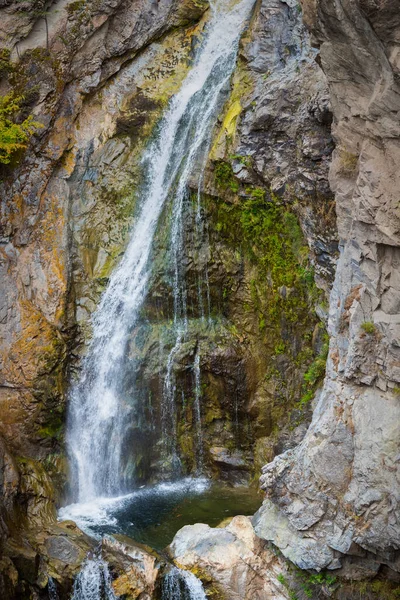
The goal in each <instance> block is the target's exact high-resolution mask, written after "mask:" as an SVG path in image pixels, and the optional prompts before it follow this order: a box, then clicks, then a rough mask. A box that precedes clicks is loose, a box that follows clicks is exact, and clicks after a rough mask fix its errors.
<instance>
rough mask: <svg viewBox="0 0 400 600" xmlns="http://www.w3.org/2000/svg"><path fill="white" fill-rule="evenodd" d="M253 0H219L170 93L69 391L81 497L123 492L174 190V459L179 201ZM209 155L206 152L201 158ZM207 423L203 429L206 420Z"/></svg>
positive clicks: (166, 426)
mask: <svg viewBox="0 0 400 600" xmlns="http://www.w3.org/2000/svg"><path fill="white" fill-rule="evenodd" d="M252 4H253V0H242V1H241V2H239V3H238V4H236V5H235V6H232V3H231V2H228V0H219V1H218V2H217V3H216V4H215V6H212V16H211V19H210V22H209V24H208V26H207V28H206V32H205V35H204V39H203V41H202V44H201V45H200V47H199V49H198V51H197V56H196V59H195V61H194V64H193V67H192V69H191V71H190V72H189V74H188V75H187V77H186V79H185V80H184V82H183V84H182V87H181V89H180V91H179V92H178V93H177V94H176V95H175V96H174V97H173V98H172V100H171V102H170V105H169V107H168V109H167V111H166V114H165V116H164V117H163V119H162V121H161V123H160V126H159V128H158V132H157V135H156V137H155V139H154V141H153V142H152V143H151V144H150V145H149V148H148V150H147V152H146V154H145V156H144V159H143V171H144V172H145V173H146V183H145V184H144V186H143V190H142V193H141V199H140V201H139V210H138V215H137V219H136V224H135V226H134V227H133V230H132V234H131V240H130V243H129V244H128V247H127V250H126V252H125V254H124V256H123V258H122V260H121V262H120V264H119V266H118V268H117V269H116V270H115V272H114V273H113V275H112V276H111V278H110V281H109V284H108V287H107V289H106V290H105V292H104V294H103V296H102V298H101V301H100V304H99V307H98V309H97V311H96V312H95V314H94V316H93V319H92V325H93V336H92V341H91V343H90V346H89V348H88V352H87V355H86V357H85V358H84V360H83V366H82V375H81V378H80V381H79V382H77V383H76V384H75V385H74V386H73V388H72V391H71V395H70V412H69V420H68V429H67V443H68V448H69V454H70V457H71V463H72V465H71V466H72V468H71V475H72V481H71V484H72V485H71V487H72V491H73V493H74V495H75V498H76V500H78V501H79V502H86V503H87V502H90V501H91V500H93V499H96V498H99V497H104V496H113V495H119V494H120V493H121V491H123V490H124V487H125V482H124V477H123V465H122V462H123V461H122V449H123V444H124V434H125V431H126V429H127V426H128V423H129V417H130V416H132V410H133V407H132V399H131V398H129V397H127V394H124V391H123V384H122V382H123V375H124V359H125V358H126V356H125V355H126V348H127V343H128V339H129V335H130V332H131V331H132V329H133V327H134V326H135V324H136V323H137V320H138V317H139V311H140V308H141V306H142V304H143V300H144V298H145V294H146V291H147V284H148V280H149V275H150V272H151V251H152V244H153V239H154V235H155V231H156V228H157V223H158V220H159V217H160V215H161V212H162V210H163V207H164V205H165V203H166V200H167V199H169V198H170V199H172V202H173V204H172V219H173V220H172V231H171V249H172V257H173V270H174V276H173V296H174V328H175V336H176V337H175V344H174V346H173V348H172V350H171V352H170V356H169V359H168V364H167V376H166V378H165V382H164V394H163V396H164V399H163V404H164V406H163V411H162V412H163V432H162V433H163V437H164V438H165V440H166V447H167V448H168V452H169V454H170V456H171V457H172V459H173V461H172V462H175V465H179V459H178V455H177V450H176V419H175V415H176V409H175V382H174V378H173V361H174V357H175V354H176V352H177V351H178V349H179V345H180V343H181V341H182V340H183V338H184V336H185V332H186V331H187V315H186V293H185V288H184V285H183V282H182V273H181V271H180V269H181V267H180V257H181V256H182V252H183V248H182V243H183V242H182V240H183V236H182V227H183V219H182V211H183V205H184V199H185V194H186V193H187V184H188V180H189V176H190V175H191V173H192V171H193V166H194V163H195V162H196V161H198V160H199V158H200V154H201V152H202V151H203V152H204V147H205V146H207V140H208V139H209V137H210V134H211V130H212V126H213V124H214V122H215V118H216V113H217V110H218V107H219V104H220V101H221V90H223V88H224V87H226V85H227V83H228V81H229V78H230V75H231V73H232V69H233V66H234V63H235V57H236V52H237V47H238V42H239V38H240V33H241V31H242V29H243V26H244V23H245V21H246V19H247V17H248V15H249V12H250V9H251V6H252ZM202 162H204V161H202ZM199 431H200V429H199Z"/></svg>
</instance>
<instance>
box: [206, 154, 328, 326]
mask: <svg viewBox="0 0 400 600" xmlns="http://www.w3.org/2000/svg"><path fill="white" fill-rule="evenodd" d="M216 182H217V185H218V186H219V187H221V188H224V189H228V188H229V189H231V190H232V191H238V189H239V183H238V182H237V180H236V179H234V175H233V171H232V168H231V166H230V165H229V164H227V163H224V162H220V163H217V167H216ZM246 194H247V197H246V198H244V199H243V200H241V201H240V202H237V203H227V202H224V201H221V202H218V204H217V206H215V207H214V211H215V212H216V225H215V228H216V230H217V231H218V232H221V233H222V234H223V235H224V237H226V238H227V239H228V240H230V241H231V243H232V244H235V243H238V241H239V243H240V245H241V248H242V251H243V252H244V253H245V255H246V256H247V257H248V259H250V261H251V262H252V263H253V264H254V265H256V266H257V281H255V282H254V285H252V290H251V293H252V299H253V303H255V304H257V305H258V308H259V310H260V311H261V314H260V316H259V323H260V330H261V331H264V329H265V328H266V327H267V325H269V326H271V325H275V326H280V325H281V320H282V319H284V321H285V323H286V324H291V325H295V324H296V325H297V326H298V324H299V321H300V322H305V321H306V320H308V319H309V314H310V311H312V302H311V300H313V299H314V298H315V297H316V295H317V290H316V288H315V284H314V277H313V272H312V269H311V268H310V267H309V265H308V263H307V262H306V261H307V255H308V249H307V247H306V246H305V244H304V240H303V236H302V232H301V228H300V226H299V224H298V221H297V218H296V216H295V215H294V214H292V213H290V211H288V209H287V208H286V207H284V206H282V205H281V204H280V203H279V202H278V201H276V200H275V198H273V197H271V195H268V197H267V191H266V190H264V189H262V188H258V187H252V188H247V189H246ZM266 297H267V298H268V302H265V300H264V298H266Z"/></svg>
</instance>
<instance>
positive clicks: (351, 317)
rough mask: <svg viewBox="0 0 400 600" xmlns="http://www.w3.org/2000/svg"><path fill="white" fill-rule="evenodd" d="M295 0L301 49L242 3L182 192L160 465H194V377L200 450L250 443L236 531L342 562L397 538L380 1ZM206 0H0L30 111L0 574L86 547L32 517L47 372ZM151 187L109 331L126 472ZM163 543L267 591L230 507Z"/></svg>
mask: <svg viewBox="0 0 400 600" xmlns="http://www.w3.org/2000/svg"><path fill="white" fill-rule="evenodd" d="M302 4H303V14H304V21H305V23H306V24H307V26H308V28H309V30H310V32H311V35H312V39H313V43H314V44H315V45H318V46H319V47H320V50H319V57H317V51H316V49H315V48H312V46H311V44H310V39H309V35H308V34H307V33H306V30H305V28H304V25H303V23H302V14H301V11H300V10H299V9H300V7H299V6H298V4H297V2H296V1H295V0H261V1H260V2H258V3H257V4H256V5H255V8H254V14H253V18H252V21H251V23H250V26H249V29H248V31H247V32H246V33H245V35H244V36H243V39H242V41H241V46H240V52H239V57H238V61H237V68H236V70H235V73H234V75H233V77H232V82H231V89H230V90H227V95H226V102H225V104H224V106H223V108H222V111H221V115H220V119H219V122H218V123H217V125H216V127H215V130H214V132H213V138H212V140H211V145H210V152H209V157H208V162H207V165H206V170H205V174H204V178H203V180H202V185H201V189H200V193H198V192H199V190H197V187H196V186H195V185H194V183H193V189H192V190H191V193H190V194H189V196H188V199H187V207H186V213H185V217H184V221H185V234H184V235H185V240H184V241H185V247H186V248H187V251H186V253H185V256H184V257H182V265H181V270H182V273H183V278H184V280H185V285H186V290H187V295H188V319H189V321H190V327H189V334H188V338H187V340H186V342H185V344H182V346H181V348H180V351H179V353H178V354H177V355H176V356H175V357H174V367H173V377H174V382H175V384H176V389H177V391H178V393H179V397H180V398H182V402H180V403H179V408H178V411H177V415H176V417H177V436H178V445H179V452H180V458H181V462H182V465H183V468H184V470H185V471H186V472H190V471H194V470H195V469H196V468H197V467H198V466H199V456H200V454H199V447H198V446H197V445H196V444H197V442H198V439H199V436H198V433H199V431H198V423H197V422H196V411H195V401H196V398H197V400H199V399H200V400H201V403H202V412H201V418H202V423H201V425H202V430H201V436H202V443H203V451H202V454H201V459H202V460H203V461H204V464H203V467H204V468H205V469H206V470H207V472H208V473H210V474H212V475H213V476H215V477H218V478H224V479H226V480H228V481H231V482H237V481H249V480H250V479H251V478H252V477H254V475H255V474H257V473H258V471H259V469H260V467H261V465H262V464H265V463H266V462H269V464H268V465H267V466H266V467H265V468H264V474H263V477H262V486H263V488H264V489H265V490H266V491H267V494H268V499H267V501H266V502H265V503H264V505H263V507H262V508H261V509H260V511H259V513H258V514H257V515H256V517H255V518H254V521H253V524H254V527H255V530H256V532H257V534H258V535H259V537H260V538H262V539H263V540H268V541H272V542H273V543H274V544H275V545H276V546H277V547H279V548H280V549H281V551H282V553H283V554H284V555H285V556H286V557H287V558H289V559H290V560H291V561H293V562H294V563H296V564H297V565H298V566H299V567H300V568H303V569H317V570H318V569H323V568H325V567H328V568H329V569H339V568H340V569H341V571H340V572H341V573H342V574H343V575H345V576H347V577H364V576H372V575H374V574H376V573H377V572H378V571H379V570H381V571H382V569H383V567H382V565H385V568H386V572H387V574H388V575H391V574H392V573H393V572H395V571H398V564H399V558H398V550H399V548H400V540H399V523H398V518H399V511H398V504H397V502H398V497H397V496H398V494H397V489H398V485H399V481H398V443H399V438H400V436H399V422H400V419H399V417H400V415H399V411H400V408H399V389H400V370H399V364H400V363H399V360H400V350H399V348H400V307H399V297H400V282H399V276H398V267H399V261H400V251H399V235H400V234H399V213H398V198H397V190H398V188H399V184H400V181H399V177H398V174H397V170H398V169H397V165H398V163H399V159H400V150H399V110H400V106H399V69H400V66H399V32H400V22H399V10H400V5H399V2H398V1H397V0H394V1H392V2H389V0H387V1H382V2H379V3H378V2H375V1H373V0H341V1H339V0H333V1H332V0H313V1H311V0H303V3H302ZM207 8H208V5H207V3H206V2H202V1H197V0H194V1H191V0H160V1H159V2H153V1H151V0H140V2H134V1H130V0H127V1H125V2H122V3H121V2H118V0H117V1H115V2H114V1H111V2H109V1H107V0H104V1H103V0H100V1H97V0H96V2H94V1H93V2H92V1H91V0H87V1H85V2H81V1H78V2H75V1H74V2H69V1H68V0H61V2H57V3H54V4H51V5H50V6H49V7H47V8H46V10H44V9H43V6H42V3H40V2H36V1H35V2H33V3H31V5H30V7H29V10H20V9H21V6H20V3H18V2H16V1H15V2H13V1H7V2H3V3H2V5H1V7H0V14H1V17H2V18H1V25H0V43H1V44H2V47H3V50H4V52H2V54H1V64H0V74H1V84H0V86H1V87H0V90H1V93H8V92H13V93H15V94H18V95H23V96H24V104H23V114H25V113H26V114H28V113H32V114H33V115H34V116H35V119H36V120H39V121H40V122H41V123H42V124H43V128H42V129H40V130H38V131H37V133H36V134H35V135H34V137H33V140H32V143H31V146H30V148H29V149H28V151H27V153H26V154H25V155H23V156H22V155H21V156H20V157H19V158H20V162H19V164H18V165H17V164H16V165H14V168H13V169H11V168H8V167H3V166H2V167H1V173H0V174H1V184H0V185H1V196H2V204H1V214H0V225H1V229H0V231H1V233H0V275H1V281H2V285H1V289H0V360H1V376H0V377H1V379H0V406H1V411H0V412H1V417H0V492H1V498H0V535H1V538H2V545H1V547H0V550H1V552H2V555H3V557H2V558H1V559H0V570H1V572H2V574H3V575H2V577H0V595H2V597H4V598H5V599H8V598H12V597H19V598H21V599H22V598H25V597H27V598H28V597H31V596H32V595H33V596H34V595H35V594H36V595H37V594H42V595H43V593H44V592H43V590H44V589H45V586H46V584H47V582H48V576H49V575H50V576H51V577H53V578H54V579H55V581H58V582H59V583H61V584H62V585H64V583H63V582H66V583H65V585H66V586H67V587H68V585H70V584H71V581H72V577H73V576H74V574H75V573H76V571H77V569H78V568H79V564H80V563H81V562H82V559H83V557H84V554H85V553H86V552H87V551H89V550H90V549H91V548H92V545H91V542H90V541H89V540H87V539H86V538H84V537H82V538H81V537H80V536H81V534H80V533H79V532H78V531H76V530H75V529H74V526H73V525H71V524H70V525H69V526H65V527H64V529H63V526H61V528H59V527H58V526H56V525H55V514H56V505H57V502H58V501H59V497H60V494H61V493H62V490H63V489H65V487H64V484H65V482H64V479H65V474H66V465H65V459H64V450H63V432H64V424H65V404H66V390H67V384H68V381H69V380H70V377H71V376H74V375H75V374H76V372H77V371H78V370H79V356H80V355H82V353H84V351H85V343H86V341H87V340H88V339H89V338H90V322H89V318H90V315H91V314H92V313H93V310H94V309H95V307H96V305H97V303H98V301H99V297H100V294H101V292H102V290H103V289H104V287H105V285H106V284H107V281H108V277H109V274H110V272H111V270H112V269H113V268H114V266H115V265H116V263H117V261H118V258H119V256H120V255H121V253H122V252H123V250H124V247H125V245H126V243H127V237H128V232H129V227H130V225H131V223H132V219H133V214H134V208H135V203H136V199H137V195H136V192H137V190H138V188H139V185H140V176H141V174H140V157H141V155H142V153H143V149H144V146H145V142H146V140H147V139H148V138H149V136H150V135H151V133H152V131H153V128H154V126H155V125H156V123H157V120H158V119H159V117H160V115H161V113H162V110H163V108H164V107H165V105H166V103H167V102H168V99H169V98H170V97H171V95H172V94H173V93H174V92H175V91H176V90H177V89H178V88H179V85H180V83H181V81H182V78H183V77H184V76H185V74H186V72H187V70H188V68H189V67H190V61H191V58H192V56H193V54H192V49H193V46H194V45H195V44H196V43H197V40H198V39H199V37H200V36H201V33H202V29H203V27H204V23H205V22H206V20H207ZM317 58H318V62H321V64H322V67H323V71H322V70H321V69H320V68H319V66H318V64H317V62H316V61H317ZM324 73H325V74H324ZM327 84H329V91H328V87H327ZM332 120H333V121H332ZM332 131H333V137H332ZM335 145H336V149H335V150H334V154H333V162H332V166H331V169H330V175H329V178H330V180H329V182H328V169H329V166H330V161H331V153H332V151H333V148H334V146H335ZM199 168H200V166H199ZM193 181H194V180H193ZM329 183H330V185H329ZM333 192H334V193H335V199H334V197H333ZM199 199H200V205H198V201H199ZM335 200H336V213H337V229H338V231H339V238H340V259H339V262H338V265H337V269H336V275H335V279H334V273H335V265H336V250H337V229H336V213H335ZM167 213H168V211H166V214H165V215H164V218H163V222H162V223H161V224H160V228H159V231H158V234H157V240H156V247H155V251H154V269H153V273H152V280H151V285H150V290H149V293H148V296H147V299H146V302H145V304H144V306H143V311H142V312H143V314H142V321H141V323H140V326H138V327H137V329H136V330H135V331H134V332H133V333H134V335H132V339H131V341H130V354H129V356H127V361H128V362H129V361H131V363H130V364H131V366H132V369H130V370H129V377H127V382H126V383H127V386H128V388H129V385H131V384H132V386H133V385H135V389H136V392H137V394H138V396H137V397H138V399H139V400H140V407H139V408H138V410H137V413H136V415H137V421H136V422H135V423H132V436H131V439H130V440H129V442H128V445H127V452H126V455H127V457H128V460H127V471H128V472H130V473H132V472H133V471H135V475H136V476H137V478H138V479H142V480H143V481H146V480H149V479H152V478H155V477H159V475H160V472H162V471H163V469H164V467H165V465H163V464H162V456H161V454H162V452H161V449H160V443H159V441H160V431H161V412H162V410H161V400H160V398H161V397H162V384H163V381H164V379H165V366H166V360H167V357H168V355H169V353H170V351H171V348H172V347H173V344H174V342H173V339H172V336H171V331H170V323H171V318H172V305H173V299H172V293H171V277H170V275H171V269H170V268H169V267H168V264H167V263H168V240H169V238H168V231H169V225H170V220H169V219H170V215H169V214H167ZM198 215H200V217H198ZM333 279H334V283H333ZM315 282H316V284H317V286H318V288H319V291H318V289H317V287H316V285H315ZM332 283H333V289H332V291H331V287H332ZM328 294H331V296H330V298H331V299H330V310H329V333H330V336H331V340H330V349H329V358H328V370H327V377H326V380H325V384H324V387H323V390H322V392H321V393H319V394H317V402H316V408H315V410H314V415H313V420H312V423H311V426H310V427H309V429H308V431H307V426H308V423H309V420H310V418H311V404H310V400H311V398H312V396H313V395H314V394H315V392H316V390H317V388H318V387H319V386H320V384H321V380H322V377H323V374H324V365H325V357H326V356H325V355H326V353H325V349H324V346H325V345H326V341H325V339H324V331H323V327H321V323H319V319H321V320H322V321H323V322H326V321H327V311H326V307H325V304H326V298H327V296H328ZM315 306H316V307H317V311H316V312H317V315H318V317H317V315H316V314H315V311H314V307H315ZM160 341H161V342H162V343H160ZM133 357H135V360H134V361H133ZM131 359H132V360H131ZM196 361H197V362H196ZM130 377H131V378H132V381H130V379H129V378H130ZM196 395H197V396H196ZM299 399H300V402H299ZM196 423H197V424H196ZM139 431H141V433H140V434H139ZM306 431H307V433H306ZM304 436H305V437H304ZM196 440H197V441H196ZM149 441H151V444H150V443H149ZM150 445H151V452H150V451H149V450H148V448H149V446H150ZM296 445H297V446H296ZM295 446H296V447H295ZM144 450H146V452H144ZM280 453H281V454H280ZM277 454H280V456H278V457H277V458H275V460H273V461H272V459H273V458H274V456H276V455H277ZM270 461H272V462H270ZM396 461H397V462H396ZM122 543H123V542H121V544H122ZM124 548H125V547H124ZM120 550H121V548H119V549H118V548H116V547H114V548H113V549H110V548H108V552H109V560H110V562H111V563H112V561H113V560H115V561H116V563H115V564H117V562H118V561H120V562H119V563H118V564H124V565H125V566H124V567H123V569H122V570H121V567H120V566H119V567H115V568H116V574H117V575H118V578H117V579H116V582H115V585H116V586H117V588H118V590H120V591H121V594H130V595H131V596H133V597H135V594H136V597H137V596H139V595H140V594H143V595H144V596H142V597H146V596H147V597H150V596H151V595H152V594H153V593H157V592H156V591H155V588H156V583H155V582H156V577H157V574H156V567H155V561H154V560H153V558H152V556H151V555H147V553H146V552H144V551H143V552H142V554H140V553H141V551H140V550H137V549H136V550H132V551H131V550H129V549H128V550H126V548H125V549H124V552H122V554H124V553H125V555H129V552H131V554H132V552H133V553H134V554H135V553H138V554H137V556H136V554H135V556H130V558H129V559H128V558H126V556H125V558H124V557H122V558H121V557H120V556H119V557H117V558H115V556H116V555H117V554H118V553H120ZM172 552H173V554H174V558H175V560H176V562H177V563H178V564H180V565H181V566H183V567H186V568H190V569H195V568H197V567H198V568H200V570H201V574H203V575H204V574H205V575H204V579H205V582H206V584H207V577H208V578H209V580H208V585H209V586H210V588H211V586H212V585H214V584H215V585H216V586H217V588H216V592H218V589H220V590H223V589H225V590H228V593H229V594H231V595H232V598H237V599H238V600H239V598H248V599H249V600H250V598H259V599H260V600H261V599H262V598H264V597H269V596H271V595H273V597H276V598H286V597H287V590H286V588H285V586H283V585H282V584H281V582H280V581H279V580H278V579H277V577H278V575H279V573H280V569H281V568H283V567H282V563H281V561H280V560H278V559H276V558H274V557H273V555H272V554H271V553H270V551H269V550H267V549H266V545H265V544H264V542H262V541H260V540H257V539H256V538H255V536H254V534H253V532H252V529H251V525H250V521H249V520H248V519H247V518H237V519H234V520H233V521H232V523H231V524H230V525H229V526H228V527H226V528H224V529H218V530H212V529H210V528H208V527H207V526H205V525H197V526H193V527H189V528H184V530H182V531H181V532H180V533H179V534H178V535H177V537H176V539H175V541H174V543H173V545H172ZM139 555H140V556H139ZM135 557H136V558H135ZM138 557H139V558H138ZM117 559H118V560H117ZM54 561H55V562H54ZM121 561H122V563H121ZM135 561H136V562H137V563H138V564H139V563H140V564H139V567H138V570H136V566H137V565H136V566H135V564H136V563H135ZM125 563H126V564H125ZM128 563H129V564H128ZM142 563H143V565H144V567H143V568H142V566H143V565H142ZM118 569H120V571H118ZM231 569H232V573H231V572H230V570H231ZM254 571H255V573H254ZM211 580H212V581H213V582H214V583H212V582H211ZM67 584H68V585H67ZM218 586H219V587H218ZM67 587H65V590H66V589H67ZM65 590H64V591H65ZM211 591H212V590H211ZM221 593H222V592H221Z"/></svg>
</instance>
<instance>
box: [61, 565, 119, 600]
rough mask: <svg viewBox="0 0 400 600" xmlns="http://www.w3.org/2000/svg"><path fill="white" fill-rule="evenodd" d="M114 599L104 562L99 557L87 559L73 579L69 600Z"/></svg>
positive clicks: (109, 576)
mask: <svg viewBox="0 0 400 600" xmlns="http://www.w3.org/2000/svg"><path fill="white" fill-rule="evenodd" d="M116 598H117V597H116V595H115V594H114V590H113V588H112V585H111V575H110V572H109V570H108V565H107V563H106V561H105V560H103V559H102V558H100V557H99V556H94V557H93V558H87V559H86V561H85V562H84V563H83V565H82V568H81V570H80V571H79V573H78V575H77V577H76V579H75V582H74V587H73V591H72V597H71V600H116Z"/></svg>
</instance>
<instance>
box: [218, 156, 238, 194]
mask: <svg viewBox="0 0 400 600" xmlns="http://www.w3.org/2000/svg"><path fill="white" fill-rule="evenodd" d="M215 181H216V184H217V186H218V187H219V188H221V189H222V190H227V189H230V190H231V191H232V192H235V193H236V192H237V191H238V190H239V183H238V181H237V179H236V178H235V176H234V173H233V170H232V166H231V164H230V163H227V162H224V161H222V160H221V161H219V162H217V163H216V165H215Z"/></svg>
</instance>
